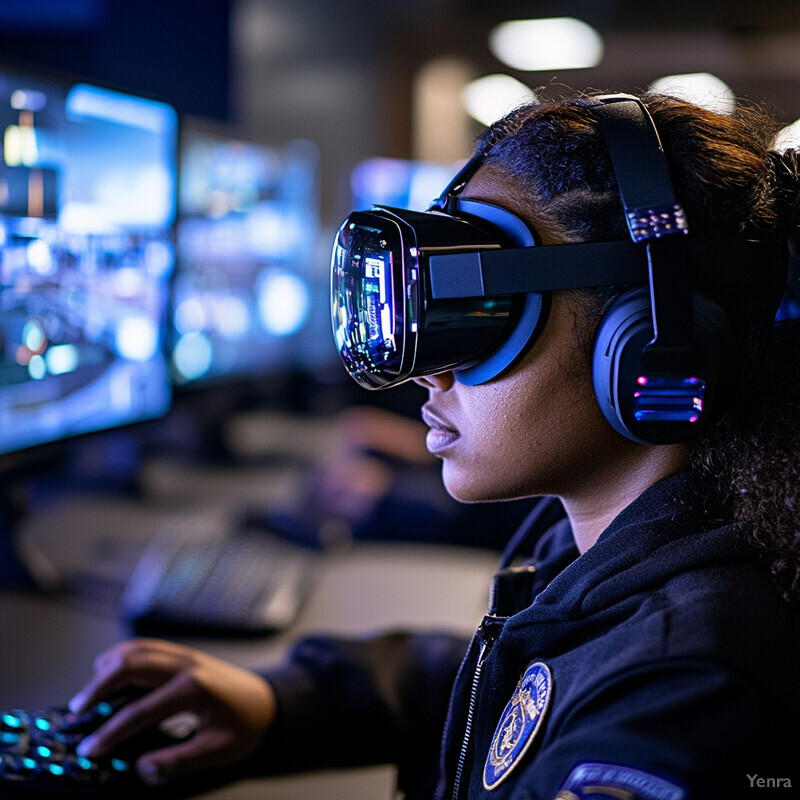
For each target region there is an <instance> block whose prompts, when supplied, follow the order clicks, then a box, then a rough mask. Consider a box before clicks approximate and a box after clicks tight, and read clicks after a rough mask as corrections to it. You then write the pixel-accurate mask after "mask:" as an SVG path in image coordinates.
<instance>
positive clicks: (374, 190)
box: [350, 158, 462, 211]
mask: <svg viewBox="0 0 800 800" xmlns="http://www.w3.org/2000/svg"><path fill="white" fill-rule="evenodd" d="M461 166H462V165H461V164H443V163H439V162H435V161H419V160H409V159H400V158H369V159H367V160H366V161H362V162H361V163H360V164H358V165H357V166H356V167H355V169H354V170H353V171H352V173H351V175H350V190H351V195H352V198H353V199H352V203H353V208H369V207H370V206H372V205H380V206H394V207H396V208H410V209H412V210H414V211H425V210H426V209H427V208H428V206H429V205H430V204H431V201H432V200H434V199H435V198H437V197H438V196H439V195H440V194H441V192H442V189H444V187H445V186H447V184H448V183H449V182H450V180H451V179H452V177H453V176H454V175H455V174H456V172H458V170H459V168H460V167H461Z"/></svg>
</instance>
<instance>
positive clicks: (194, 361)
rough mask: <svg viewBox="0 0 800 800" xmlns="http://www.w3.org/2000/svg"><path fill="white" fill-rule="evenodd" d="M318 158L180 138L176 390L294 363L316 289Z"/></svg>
mask: <svg viewBox="0 0 800 800" xmlns="http://www.w3.org/2000/svg"><path fill="white" fill-rule="evenodd" d="M317 160H318V152H317V149H316V148H315V147H314V146H313V145H312V144H310V143H309V142H305V141H294V142H291V143H290V144H288V145H287V146H286V147H276V146H268V145H266V144H263V143H258V142H255V141H253V140H248V139H244V138H235V137H233V136H227V135H225V132H224V131H217V132H211V131H206V130H204V129H203V127H202V126H201V125H199V124H198V123H195V127H194V129H193V128H192V126H191V124H189V125H187V127H186V129H185V130H184V135H183V138H182V147H181V159H180V182H179V203H178V210H179V216H178V225H177V263H176V272H175V279H174V282H173V303H172V313H171V333H170V339H171V342H170V352H171V372H172V377H173V380H174V381H175V382H176V384H178V385H183V384H191V383H197V382H204V381H206V382H207V381H213V380H221V379H226V378H229V377H237V376H243V375H255V374H259V373H263V372H265V371H268V370H270V369H275V368H278V369H280V368H281V367H284V366H285V365H286V364H288V363H290V362H292V360H293V359H294V358H295V357H296V355H297V350H298V347H299V346H300V345H299V341H300V338H299V337H301V336H302V335H303V334H304V333H305V331H306V327H307V324H308V323H309V320H310V319H311V303H312V292H313V291H314V287H315V286H323V287H324V292H325V301H326V302H327V291H328V274H327V263H326V261H319V262H317V261H316V260H315V259H316V257H317V255H318V252H317V247H318V229H319V222H318V217H319V213H318V197H317Z"/></svg>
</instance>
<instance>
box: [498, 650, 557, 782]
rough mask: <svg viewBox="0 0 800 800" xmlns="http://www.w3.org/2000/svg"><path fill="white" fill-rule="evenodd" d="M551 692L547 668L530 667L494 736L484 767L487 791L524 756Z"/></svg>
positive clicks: (536, 664) (551, 677) (540, 663)
mask: <svg viewBox="0 0 800 800" xmlns="http://www.w3.org/2000/svg"><path fill="white" fill-rule="evenodd" d="M552 690H553V676H552V675H551V674H550V670H549V669H548V667H547V665H546V664H543V663H542V662H541V661H536V662H534V663H533V664H529V665H528V668H527V669H526V670H525V673H524V674H523V676H522V677H521V678H520V679H519V683H518V684H517V688H516V689H514V694H513V695H512V697H511V700H510V701H509V703H508V705H507V706H506V707H505V709H504V710H503V713H502V715H501V717H500V722H499V723H498V725H497V729H496V730H495V732H494V737H493V738H492V744H491V747H490V748H489V755H488V756H487V757H486V764H485V765H484V767H483V785H484V786H485V787H486V788H487V789H494V788H495V786H498V785H499V784H500V783H501V782H502V781H503V780H504V779H505V778H506V777H507V776H508V774H509V773H510V772H511V770H512V769H514V767H515V766H516V765H517V764H518V763H519V761H520V760H521V758H522V756H523V755H525V751H526V750H527V749H528V747H529V746H530V744H531V742H532V741H533V740H534V737H535V736H536V732H537V731H538V730H539V726H540V725H541V724H542V720H543V719H544V715H545V713H546V711H547V707H548V705H549V704H550V695H551V694H552Z"/></svg>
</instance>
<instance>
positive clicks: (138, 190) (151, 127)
mask: <svg viewBox="0 0 800 800" xmlns="http://www.w3.org/2000/svg"><path fill="white" fill-rule="evenodd" d="M0 128H1V129H2V136H3V138H2V142H3V158H2V160H0V359H1V360H0V452H2V453H7V452H12V451H17V450H21V449H24V448H28V447H31V446H34V445H38V444H44V443H49V442H53V441H58V440H60V439H63V438H66V437H69V436H74V435H77V434H82V433H86V432H90V431H95V430H101V429H106V428H111V427H117V426H120V425H126V424H129V423H133V422H139V421H143V420H146V419H152V418H154V417H156V416H160V415H161V414H163V413H164V412H165V411H166V410H167V409H168V407H169V404H170V383H169V374H168V370H167V363H166V358H165V355H164V347H163V345H164V332H165V317H166V304H167V292H168V286H169V278H170V273H171V271H172V268H173V261H174V254H173V250H174V247H173V243H172V223H173V220H174V213H175V160H176V150H177V115H176V113H175V111H174V109H173V108H172V107H171V106H169V105H168V104H165V103H162V102H157V101H153V100H150V99H145V98H142V97H138V96H133V95H129V94H124V93H120V92H116V91H110V90H108V89H105V88H101V87H98V86H93V85H88V84H85V83H74V84H66V83H64V84H62V83H60V82H58V81H56V80H52V79H50V78H44V77H36V76H32V75H27V74H23V73H19V72H15V71H11V70H5V69H3V68H1V67H0Z"/></svg>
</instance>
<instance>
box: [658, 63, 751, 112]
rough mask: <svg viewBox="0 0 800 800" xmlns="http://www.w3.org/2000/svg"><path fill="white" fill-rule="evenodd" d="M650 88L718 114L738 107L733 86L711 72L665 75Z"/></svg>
mask: <svg viewBox="0 0 800 800" xmlns="http://www.w3.org/2000/svg"><path fill="white" fill-rule="evenodd" d="M650 88H651V89H653V91H656V92H661V93H662V94H668V95H671V96H672V97H678V98H680V99H681V100H686V101H687V102H689V103H694V104H695V105H696V106H700V107H701V108H707V109H708V110H709V111H716V112H717V113H718V114H730V113H731V112H732V111H733V109H734V108H735V107H736V98H735V97H734V94H733V90H732V89H731V87H730V86H728V84H727V83H725V82H724V81H721V80H720V79H719V78H718V77H717V76H716V75H712V74H711V73H709V72H692V73H687V74H685V75H665V76H664V77H663V78H659V79H658V80H655V81H653V82H652V83H651V84H650Z"/></svg>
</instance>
